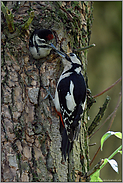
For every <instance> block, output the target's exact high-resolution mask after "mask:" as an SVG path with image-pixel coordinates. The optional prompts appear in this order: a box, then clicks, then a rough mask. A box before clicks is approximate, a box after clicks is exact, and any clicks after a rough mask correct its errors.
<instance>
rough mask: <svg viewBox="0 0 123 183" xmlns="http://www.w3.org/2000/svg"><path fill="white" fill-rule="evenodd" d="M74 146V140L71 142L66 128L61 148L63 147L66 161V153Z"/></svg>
mask: <svg viewBox="0 0 123 183" xmlns="http://www.w3.org/2000/svg"><path fill="white" fill-rule="evenodd" d="M72 148H73V142H70V140H69V139H68V136H67V132H66V129H65V128H64V131H63V134H62V142H61V149H62V156H64V159H65V161H66V154H68V157H69V153H70V151H71V150H72Z"/></svg>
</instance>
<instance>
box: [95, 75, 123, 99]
mask: <svg viewBox="0 0 123 183" xmlns="http://www.w3.org/2000/svg"><path fill="white" fill-rule="evenodd" d="M121 79H122V77H121V78H119V79H118V80H117V81H116V82H115V83H113V84H112V85H111V86H110V87H108V88H107V89H105V90H103V91H102V92H100V93H99V94H97V95H94V96H93V98H97V97H99V96H100V95H102V94H104V93H105V92H107V91H108V90H110V89H111V88H113V87H114V86H115V85H116V84H118V83H119V82H120V81H121Z"/></svg>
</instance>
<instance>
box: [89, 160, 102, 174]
mask: <svg viewBox="0 0 123 183" xmlns="http://www.w3.org/2000/svg"><path fill="white" fill-rule="evenodd" d="M103 163H104V160H103V159H100V161H99V162H98V163H97V165H95V166H94V167H93V168H92V169H91V170H90V171H89V172H87V176H88V177H89V176H91V175H92V174H93V173H94V172H96V171H97V170H99V169H100V167H101V165H102V164H103Z"/></svg>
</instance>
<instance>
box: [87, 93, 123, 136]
mask: <svg viewBox="0 0 123 183" xmlns="http://www.w3.org/2000/svg"><path fill="white" fill-rule="evenodd" d="M120 103H121V93H120V97H119V99H118V103H117V106H116V107H115V109H114V111H113V112H112V113H111V114H110V115H109V116H108V117H107V118H106V120H105V121H104V122H103V124H102V125H101V126H100V127H99V128H98V129H97V130H96V131H95V132H94V133H93V134H92V135H91V136H90V137H89V139H91V138H92V137H93V136H94V135H95V134H96V133H97V132H98V131H99V130H100V129H101V128H102V126H103V125H104V124H105V123H106V122H107V121H108V120H109V119H110V118H111V117H112V115H113V114H114V113H115V114H116V111H117V109H118V107H119V105H120ZM111 121H112V120H111ZM108 130H109V129H108Z"/></svg>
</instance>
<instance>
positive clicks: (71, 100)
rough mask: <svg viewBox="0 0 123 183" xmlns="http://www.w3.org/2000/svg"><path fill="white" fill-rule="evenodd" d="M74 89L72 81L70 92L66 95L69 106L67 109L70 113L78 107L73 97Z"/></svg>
mask: <svg viewBox="0 0 123 183" xmlns="http://www.w3.org/2000/svg"><path fill="white" fill-rule="evenodd" d="M73 89H74V84H73V82H72V81H70V92H67V95H66V97H65V98H66V104H67V108H68V109H69V110H70V111H74V108H75V106H76V103H75V100H74V96H73Z"/></svg>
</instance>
